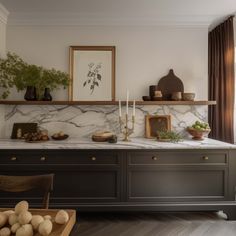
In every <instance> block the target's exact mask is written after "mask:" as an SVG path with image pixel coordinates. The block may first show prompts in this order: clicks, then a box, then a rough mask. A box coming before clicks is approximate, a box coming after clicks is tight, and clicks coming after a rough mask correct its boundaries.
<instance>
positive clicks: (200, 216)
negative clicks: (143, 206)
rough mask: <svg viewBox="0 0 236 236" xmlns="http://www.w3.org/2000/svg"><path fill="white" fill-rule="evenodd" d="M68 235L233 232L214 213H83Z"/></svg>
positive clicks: (227, 235)
mask: <svg viewBox="0 0 236 236" xmlns="http://www.w3.org/2000/svg"><path fill="white" fill-rule="evenodd" d="M78 215H79V218H78V221H79V223H78V224H77V225H76V226H75V227H74V229H73V232H72V233H71V236H190V235H191V236H231V235H232V236H235V235H236V221H226V220H225V216H224V214H216V213H132V214H131V213H126V214H125V213H86V214H85V213H83V214H79V213H78Z"/></svg>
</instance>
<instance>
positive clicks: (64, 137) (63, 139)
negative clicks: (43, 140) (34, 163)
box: [51, 134, 69, 140]
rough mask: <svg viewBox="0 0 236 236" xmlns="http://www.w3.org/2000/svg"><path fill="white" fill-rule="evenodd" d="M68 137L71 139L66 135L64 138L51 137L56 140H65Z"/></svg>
mask: <svg viewBox="0 0 236 236" xmlns="http://www.w3.org/2000/svg"><path fill="white" fill-rule="evenodd" d="M68 137H69V135H68V134H64V135H63V136H58V137H54V136H51V138H52V139H54V140H65V139H67V138H68Z"/></svg>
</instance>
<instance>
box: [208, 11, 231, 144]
mask: <svg viewBox="0 0 236 236" xmlns="http://www.w3.org/2000/svg"><path fill="white" fill-rule="evenodd" d="M208 48H209V52H208V76H209V84H208V89H209V91H208V92H209V93H208V94H209V100H216V102H217V105H216V106H209V110H208V111H209V112H208V118H209V124H210V126H211V129H212V131H211V133H210V137H211V138H214V139H217V140H221V141H225V142H228V143H234V80H235V78H234V27H233V16H231V17H229V18H228V19H227V20H226V21H225V22H223V23H222V24H220V25H219V26H217V27H216V28H215V29H213V30H212V31H211V32H209V35H208Z"/></svg>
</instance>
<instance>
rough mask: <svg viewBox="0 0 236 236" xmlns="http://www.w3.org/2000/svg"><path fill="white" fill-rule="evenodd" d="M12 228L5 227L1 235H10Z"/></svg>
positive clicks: (0, 231)
mask: <svg viewBox="0 0 236 236" xmlns="http://www.w3.org/2000/svg"><path fill="white" fill-rule="evenodd" d="M10 235H11V230H10V229H9V228H7V227H4V228H2V229H1V230H0V236H10Z"/></svg>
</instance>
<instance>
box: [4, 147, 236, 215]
mask: <svg viewBox="0 0 236 236" xmlns="http://www.w3.org/2000/svg"><path fill="white" fill-rule="evenodd" d="M44 173H54V174H55V181H54V190H53V193H52V194H51V198H50V206H51V207H63V208H68V207H71V208H78V209H80V210H81V211H182V210H183V211H194V210H206V211H216V210H224V211H225V212H226V213H227V214H228V216H229V218H230V219H235V218H236V202H235V190H236V151H235V150H227V149H226V150H222V149H221V150H210V149H209V150H206V149H203V150H190V149H183V150H168V149H166V150H76V149H73V150H72V149H63V150H58V149H55V150H51V149H50V150H30V149H29V150H0V174H6V175H35V174H44ZM19 196H22V197H23V198H24V199H27V200H28V201H30V203H31V204H32V206H35V207H38V206H39V204H40V201H41V198H40V193H38V192H35V191H34V192H28V193H24V194H23V195H19V194H9V193H4V192H0V207H8V206H10V203H11V204H12V203H13V204H14V203H15V202H17V201H19V200H20V199H21V198H20V197H19ZM9 200H10V201H9Z"/></svg>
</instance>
